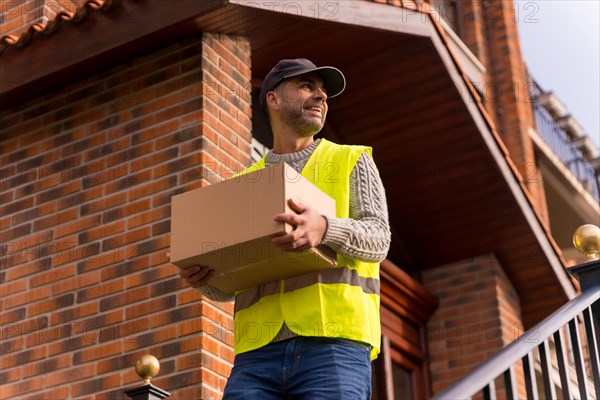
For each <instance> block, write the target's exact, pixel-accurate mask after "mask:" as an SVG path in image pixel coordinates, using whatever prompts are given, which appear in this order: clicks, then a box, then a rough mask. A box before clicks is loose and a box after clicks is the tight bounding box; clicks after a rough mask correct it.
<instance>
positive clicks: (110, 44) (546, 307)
mask: <svg viewBox="0 0 600 400" xmlns="http://www.w3.org/2000/svg"><path fill="white" fill-rule="evenodd" d="M2 7H3V9H2V10H0V13H1V14H0V23H1V25H0V33H1V42H0V47H1V52H0V81H1V82H0V84H1V87H0V104H2V107H1V111H0V257H1V258H0V260H1V264H0V335H1V336H0V399H67V398H69V399H70V398H72V399H86V400H91V399H94V400H99V399H115V398H123V391H124V390H125V389H128V388H130V387H133V386H135V385H137V384H138V383H139V377H137V375H136V374H135V371H134V369H133V366H134V365H135V363H136V360H137V359H139V357H140V356H142V355H143V354H148V353H150V354H153V355H154V356H156V357H157V358H158V359H159V360H160V362H161V370H160V374H159V375H158V376H157V377H156V378H155V379H154V380H153V381H152V382H153V383H154V384H155V385H157V386H159V387H161V388H162V389H164V390H167V391H169V392H170V393H171V398H173V399H199V398H202V399H218V398H220V397H221V394H222V391H223V388H224V385H225V383H226V380H227V376H228V374H229V371H230V368H231V365H232V362H233V344H234V341H235V338H234V336H233V334H232V331H233V322H232V318H231V315H232V312H233V305H232V304H231V303H219V302H214V301H211V300H209V299H206V298H203V297H202V296H200V295H199V293H198V292H197V291H195V290H194V289H192V288H189V287H188V286H187V284H186V283H185V281H183V280H182V279H180V278H179V277H178V275H177V268H176V267H175V266H173V265H172V264H170V263H169V258H168V252H169V247H170V235H169V232H170V199H171V196H173V195H175V194H178V193H182V192H184V191H187V190H191V189H195V188H199V187H203V186H207V185H210V184H214V183H218V182H220V181H222V180H224V179H227V178H228V177H230V176H231V175H232V174H233V173H235V172H237V171H239V170H241V169H242V168H244V167H245V166H246V165H248V164H249V163H250V162H251V159H252V154H253V152H254V153H256V154H259V153H260V152H262V151H264V150H265V149H266V148H268V147H269V145H270V142H269V140H270V133H269V132H268V128H267V124H266V121H265V117H264V115H262V114H261V112H260V108H259V107H258V106H257V90H258V89H259V88H260V84H261V79H262V77H264V76H265V75H266V73H267V72H268V70H269V69H270V67H271V66H272V65H274V64H275V62H276V61H277V60H279V59H281V58H288V57H307V58H310V59H312V60H314V61H315V62H316V63H317V64H321V65H322V64H331V65H335V66H338V67H339V68H340V69H341V70H342V71H344V73H345V75H346V77H347V79H348V87H347V89H346V92H345V93H344V95H343V96H340V97H339V98H335V99H332V100H331V102H330V111H329V116H328V123H327V125H326V127H325V129H324V131H323V136H324V137H326V138H328V139H331V140H333V141H336V142H340V143H349V144H352V143H360V144H365V145H369V146H372V147H373V150H374V152H373V154H374V158H375V161H376V162H377V165H378V167H379V170H380V174H381V177H382V180H383V182H384V185H385V186H386V192H387V196H388V203H389V204H388V206H389V210H390V221H391V227H392V232H393V234H392V248H391V250H390V253H389V256H388V259H387V260H385V261H384V262H383V263H382V268H381V290H382V295H381V300H382V309H381V314H382V332H383V340H382V354H381V355H380V357H379V358H378V359H377V360H376V361H375V362H374V368H373V370H374V378H373V382H374V391H375V394H374V398H377V399H386V398H393V397H394V398H396V399H398V398H415V399H422V398H430V397H431V396H432V395H433V394H435V393H438V392H440V391H441V390H443V389H444V388H446V387H447V386H448V385H450V384H451V383H452V382H454V381H456V379H458V378H460V377H462V376H464V375H465V374H466V373H467V372H469V371H470V370H472V369H473V368H475V367H476V366H477V365H478V364H479V363H480V362H482V361H483V360H485V359H487V358H488V357H489V356H491V355H493V354H495V353H496V352H498V351H499V350H500V349H502V348H503V347H504V346H506V345H507V344H508V343H510V342H512V341H514V340H515V339H517V338H518V337H519V336H520V335H521V334H522V333H523V332H524V330H526V329H527V328H530V327H531V326H533V325H534V324H536V323H537V322H539V321H540V320H542V319H543V318H544V317H546V316H547V315H549V314H550V313H552V312H553V311H554V310H556V309H557V308H559V307H560V306H561V305H562V304H564V303H565V302H567V301H568V300H569V299H570V298H572V297H573V296H575V294H576V292H577V288H576V285H575V284H574V281H573V280H572V279H571V278H570V277H569V276H568V274H567V273H566V271H565V266H567V265H568V264H569V261H568V260H570V259H574V256H572V255H571V254H570V253H567V249H568V248H569V245H568V244H567V243H566V242H565V240H564V239H563V238H562V236H560V235H563V230H566V229H568V228H569V226H570V225H569V224H571V221H572V220H570V222H569V223H566V222H564V221H563V220H561V218H560V217H559V215H561V213H563V212H564V207H565V206H564V204H563V203H564V202H565V201H564V198H565V196H566V194H565V193H571V192H572V190H574V189H572V188H573V187H576V186H577V185H580V187H577V188H578V189H577V190H578V191H577V192H576V193H577V196H578V197H577V199H578V200H577V206H571V208H572V210H571V212H573V213H575V214H577V216H578V220H577V222H579V221H581V222H582V223H594V222H599V221H598V219H600V214H599V211H598V191H597V190H598V189H597V187H598V186H597V184H598V181H597V152H596V153H595V150H594V148H593V146H591V145H589V146H591V147H585V146H584V145H582V144H581V143H583V142H584V140H579V142H577V139H580V138H581V137H584V136H583V135H582V134H581V133H580V134H579V135H578V136H573V135H572V137H570V139H569V143H570V145H572V146H573V147H574V148H576V149H579V150H578V151H579V153H578V154H580V155H582V157H581V159H582V162H585V163H586V165H587V166H588V167H586V168H588V169H586V171H587V172H586V174H584V176H583V178H582V176H578V175H577V173H575V172H569V171H570V170H569V168H568V166H566V164H565V163H566V162H567V160H562V161H561V160H560V158H559V159H558V161H559V162H560V165H563V168H562V169H560V168H558V167H556V166H555V164H554V162H555V161H556V157H555V158H552V157H553V156H552V155H553V154H554V155H556V154H559V151H558V150H556V148H552V147H549V146H548V145H546V147H544V146H545V143H548V142H550V140H548V139H545V137H544V136H542V135H541V134H540V133H539V132H540V131H541V129H542V128H540V126H541V124H540V119H539V118H540V117H539V114H540V113H541V111H540V109H539V108H538V106H540V107H541V106H543V107H546V105H545V104H549V102H548V101H546V102H544V101H545V100H542V101H537V98H538V97H540V96H541V95H542V93H543V91H542V90H538V91H535V90H533V89H532V88H533V87H534V86H533V85H532V83H533V81H532V78H531V77H530V76H529V75H528V74H527V71H526V68H525V65H524V63H523V60H522V57H521V53H520V48H519V42H518V32H517V24H516V17H515V15H516V14H515V6H514V4H513V3H512V2H507V1H500V0H499V1H488V2H478V1H476V2H464V1H431V2H420V1H417V2H413V1H401V0H389V1H387V2H386V1H362V0H355V1H339V2H331V1H315V2H293V1H281V2H249V1H234V0H230V1H226V0H220V1H200V0H178V1H177V5H174V3H172V2H165V1H162V0H87V1H83V0H81V1H62V0H61V1H55V0H35V1H34V0H25V1H23V0H20V1H13V2H10V4H6V3H3V5H2ZM536 87H537V86H536ZM546 97H549V96H546ZM540 104H541V105H540ZM547 107H550V106H547ZM544 109H545V110H547V109H548V108H544ZM556 115H557V116H556V120H559V119H560V118H564V117H565V116H566V115H565V113H564V112H563V113H562V114H560V113H559V114H556ZM553 121H554V119H553ZM563 121H564V120H563ZM557 123H558V122H557ZM564 124H566V123H565V122H563V127H566V126H567V125H564ZM559 129H562V128H560V127H559ZM565 129H566V128H565ZM563 132H565V130H564V129H563ZM536 135H537V136H536ZM565 137H567V136H565ZM540 138H541V139H540ZM567 138H569V137H567ZM582 149H583V150H582ZM594 160H596V161H594ZM594 162H595V163H596V164H594ZM594 165H596V170H595V172H594V170H593V168H594ZM590 166H591V168H592V169H591V170H590V169H589V168H590ZM590 171H592V172H591V174H592V175H590ZM567 172H569V173H570V174H571V175H573V176H568V177H566V176H567ZM594 173H595V175H594ZM590 176H591V177H592V178H590ZM565 177H566V178H565ZM584 178H585V179H587V180H588V183H585V182H583V181H584ZM593 178H595V179H596V181H595V182H594V180H593ZM590 179H591V180H590ZM569 185H571V186H569ZM594 185H596V186H594ZM594 187H595V188H596V189H594ZM594 190H595V192H594ZM561 196H562V197H561ZM593 218H597V220H596V221H590V219H593ZM571 233H572V231H571V232H568V233H567V234H566V235H570V234H571ZM557 238H559V239H557ZM565 254H568V255H567V256H565Z"/></svg>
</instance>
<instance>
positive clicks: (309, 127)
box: [280, 105, 323, 137]
mask: <svg viewBox="0 0 600 400" xmlns="http://www.w3.org/2000/svg"><path fill="white" fill-rule="evenodd" d="M302 111H303V109H300V110H298V109H296V108H292V107H288V106H285V105H284V106H282V108H281V110H280V116H281V120H282V121H283V122H284V123H285V124H286V125H287V126H289V127H290V128H292V129H294V131H295V132H297V133H298V135H299V137H310V136H314V135H316V134H317V133H319V132H320V131H321V129H323V122H321V123H314V122H310V121H307V120H306V119H305V118H304V115H303V113H302Z"/></svg>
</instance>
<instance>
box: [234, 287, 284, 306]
mask: <svg viewBox="0 0 600 400" xmlns="http://www.w3.org/2000/svg"><path fill="white" fill-rule="evenodd" d="M280 292H281V282H280V281H277V282H269V283H265V284H264V285H259V286H255V287H252V288H250V289H246V290H244V291H243V292H241V293H238V294H236V295H235V304H234V306H233V307H234V311H235V312H238V311H241V310H243V309H246V308H248V307H250V306H253V305H254V304H256V303H258V301H259V300H260V299H262V298H263V297H267V296H270V295H272V294H279V293H280Z"/></svg>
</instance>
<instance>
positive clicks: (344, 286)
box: [234, 139, 381, 359]
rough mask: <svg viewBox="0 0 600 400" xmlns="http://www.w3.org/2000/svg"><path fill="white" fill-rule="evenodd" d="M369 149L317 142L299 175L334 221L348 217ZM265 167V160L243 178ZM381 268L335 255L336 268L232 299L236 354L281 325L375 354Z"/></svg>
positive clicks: (378, 336)
mask: <svg viewBox="0 0 600 400" xmlns="http://www.w3.org/2000/svg"><path fill="white" fill-rule="evenodd" d="M365 151H366V152H367V153H368V154H369V155H370V156H371V148H370V147H364V146H349V145H338V144H335V143H332V142H329V141H327V140H325V139H321V141H320V143H319V145H318V146H317V148H316V149H315V151H314V152H313V154H312V155H311V156H310V158H309V159H308V162H307V163H306V166H305V167H304V169H303V170H302V176H303V177H304V178H306V179H307V180H309V181H310V182H312V183H313V184H314V185H315V186H317V187H318V188H319V189H321V190H322V191H323V192H325V193H327V194H328V195H329V196H331V197H333V198H334V199H335V201H336V214H337V215H336V216H337V217H338V218H348V217H349V207H350V201H349V200H350V174H351V173H352V169H353V168H354V166H355V165H356V162H357V161H358V158H359V157H360V155H361V154H362V153H363V152H365ZM264 167H265V158H264V157H263V159H262V160H260V161H258V162H257V163H255V164H254V165H252V166H251V167H249V168H248V169H246V170H245V171H243V172H242V173H247V172H249V171H253V170H257V169H261V168H264ZM379 286H380V284H379V264H378V263H371V262H365V261H359V260H356V259H352V258H349V257H345V256H342V255H339V254H338V256H337V266H335V267H332V268H329V269H325V270H321V271H318V272H311V273H307V274H304V275H300V276H297V277H294V278H289V279H285V280H282V281H277V282H270V283H267V284H264V285H259V286H257V287H254V288H250V289H247V290H244V291H242V292H239V293H237V294H236V298H235V316H234V326H235V354H239V353H244V352H247V351H250V350H255V349H258V348H260V347H262V346H264V345H266V344H268V343H270V342H271V341H272V340H273V338H274V337H275V336H276V335H277V333H278V332H279V330H280V329H281V327H282V326H283V323H284V322H285V323H286V325H287V327H288V328H289V329H290V330H291V331H292V332H294V333H296V334H297V335H301V336H322V337H332V338H345V339H350V340H355V341H359V342H363V343H367V344H370V345H371V346H372V351H371V359H375V358H376V357H377V354H379V349H380V341H381V325H380V319H379Z"/></svg>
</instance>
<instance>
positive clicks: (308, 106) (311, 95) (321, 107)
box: [275, 72, 327, 137]
mask: <svg viewBox="0 0 600 400" xmlns="http://www.w3.org/2000/svg"><path fill="white" fill-rule="evenodd" d="M275 92H276V93H278V94H279V96H280V98H281V106H280V109H279V112H280V117H281V120H282V121H283V122H284V123H285V124H286V125H288V126H289V127H291V128H293V129H294V130H295V131H296V132H297V133H298V135H299V136H300V137H308V136H313V135H315V134H317V133H319V131H320V130H321V129H323V125H324V124H325V117H326V116H327V93H326V92H325V89H324V87H323V79H321V77H320V76H319V75H318V74H316V73H314V72H313V73H308V74H304V75H299V76H295V77H293V78H289V79H287V80H286V81H284V82H283V83H282V84H281V85H280V86H279V87H278V88H277V89H276V90H275Z"/></svg>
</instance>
